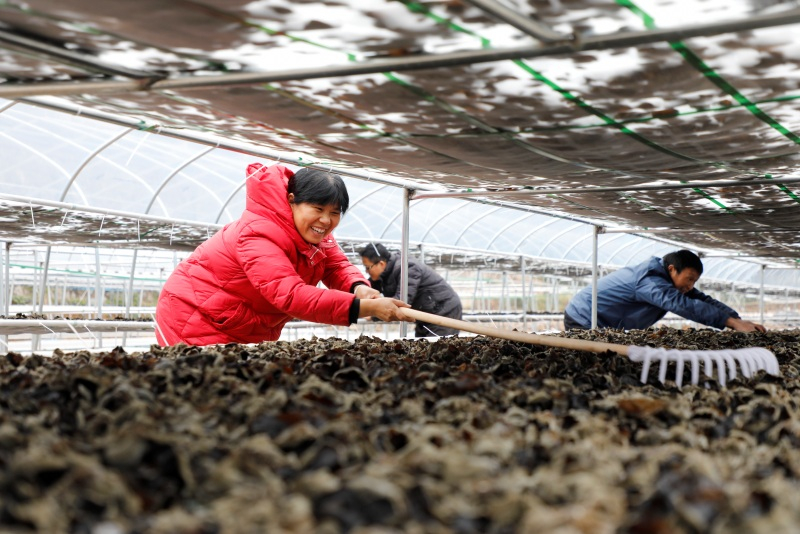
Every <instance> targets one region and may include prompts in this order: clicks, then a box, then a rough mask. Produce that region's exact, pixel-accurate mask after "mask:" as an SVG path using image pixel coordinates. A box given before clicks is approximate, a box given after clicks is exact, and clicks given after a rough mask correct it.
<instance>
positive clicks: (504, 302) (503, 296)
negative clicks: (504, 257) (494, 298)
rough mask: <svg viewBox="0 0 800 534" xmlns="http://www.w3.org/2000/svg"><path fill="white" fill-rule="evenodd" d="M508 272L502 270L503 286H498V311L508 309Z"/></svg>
mask: <svg viewBox="0 0 800 534" xmlns="http://www.w3.org/2000/svg"><path fill="white" fill-rule="evenodd" d="M507 297H508V272H506V271H503V286H502V287H501V288H500V305H499V306H498V307H499V308H500V310H499V311H501V312H507V311H509V309H508V308H509V306H508V298H507Z"/></svg>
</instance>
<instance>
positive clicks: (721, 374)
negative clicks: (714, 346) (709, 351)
mask: <svg viewBox="0 0 800 534" xmlns="http://www.w3.org/2000/svg"><path fill="white" fill-rule="evenodd" d="M714 361H715V362H717V380H719V383H720V385H722V387H725V362H724V361H723V360H722V355H720V354H719V353H715V354H714Z"/></svg>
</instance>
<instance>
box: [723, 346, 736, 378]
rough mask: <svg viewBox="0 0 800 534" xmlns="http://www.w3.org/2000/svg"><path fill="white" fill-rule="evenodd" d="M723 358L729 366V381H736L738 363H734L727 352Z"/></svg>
mask: <svg viewBox="0 0 800 534" xmlns="http://www.w3.org/2000/svg"><path fill="white" fill-rule="evenodd" d="M722 357H723V358H725V362H726V363H727V364H728V380H736V361H734V359H733V356H731V355H730V354H728V353H727V352H726V353H724V354H723V355H722Z"/></svg>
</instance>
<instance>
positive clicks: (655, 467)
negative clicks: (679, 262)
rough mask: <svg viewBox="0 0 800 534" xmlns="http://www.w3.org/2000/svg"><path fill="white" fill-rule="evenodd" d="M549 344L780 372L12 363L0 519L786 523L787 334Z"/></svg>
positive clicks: (503, 350) (472, 527)
mask: <svg viewBox="0 0 800 534" xmlns="http://www.w3.org/2000/svg"><path fill="white" fill-rule="evenodd" d="M560 335H566V336H571V337H583V338H592V339H597V340H601V341H608V342H612V343H628V344H637V345H644V344H650V345H662V344H665V345H670V346H674V347H676V348H681V349H721V348H741V347H747V346H761V347H766V348H768V349H770V350H772V351H773V352H774V353H775V354H776V356H777V358H778V360H779V362H780V368H781V373H782V375H781V376H780V377H773V376H769V375H766V374H764V373H759V374H758V375H757V376H755V377H753V378H750V379H745V378H743V377H742V376H741V374H740V375H739V378H738V379H737V380H734V381H733V382H730V383H729V385H728V387H727V388H721V387H720V386H719V383H718V382H716V381H708V382H703V383H701V384H700V385H698V386H683V388H682V389H678V388H676V387H675V384H674V383H673V382H671V381H670V380H668V381H667V382H666V383H665V384H661V383H660V382H658V381H657V379H656V376H655V373H651V376H650V379H649V381H648V383H647V384H641V383H640V382H639V372H640V370H641V368H640V365H639V364H636V363H634V362H631V361H629V360H628V359H626V358H623V357H620V356H616V355H614V354H610V353H607V354H594V353H586V352H576V351H570V350H565V349H556V348H545V347H540V346H535V345H528V344H521V343H516V342H510V341H503V340H498V339H489V338H468V337H461V338H442V339H439V340H437V341H434V342H429V341H425V340H395V341H383V340H379V339H376V338H372V337H360V338H358V339H357V340H355V341H352V342H350V341H344V340H340V339H334V338H331V339H313V340H303V341H295V342H273V343H263V344H259V345H236V344H230V345H225V346H211V347H206V348H197V347H187V346H184V345H179V346H176V347H171V348H159V347H157V346H153V347H151V350H150V351H147V352H142V353H133V354H127V353H125V352H124V351H122V350H121V349H116V350H113V351H109V352H103V353H94V354H93V353H89V352H75V353H63V352H62V351H60V350H57V351H56V352H55V353H54V354H53V355H52V356H42V355H33V356H28V357H23V356H21V355H18V354H14V353H9V354H6V355H3V356H1V357H0V525H2V527H3V528H4V529H12V530H13V531H15V532H33V531H39V532H67V531H70V532H89V531H92V529H99V528H104V530H103V531H104V532H148V533H149V532H165V533H166V532H195V533H212V532H233V531H242V532H278V531H280V532H309V531H315V532H323V533H338V532H434V533H435V532H442V533H444V532H459V533H469V532H497V533H503V532H532V531H534V530H537V529H538V530H539V531H548V532H550V531H559V532H584V533H589V532H591V533H598V532H599V533H612V532H656V533H660V532H664V533H666V532H671V533H672V532H734V533H736V532H741V533H744V532H766V531H770V532H775V531H787V530H791V528H792V527H793V525H796V524H798V522H800V493H798V491H797V486H798V480H800V452H798V446H799V445H800V417H798V407H797V401H796V397H797V390H798V387H800V380H798V376H799V374H800V373H798V366H800V359H798V356H800V345H798V339H800V332H798V331H782V332H768V333H753V334H743V333H734V332H717V331H713V330H707V329H703V330H687V331H679V330H674V329H650V330H645V331H632V332H627V333H624V332H617V331H609V332H606V333H604V334H602V335H601V336H598V335H596V334H592V333H589V332H583V333H580V332H574V331H573V332H567V333H562V334H560ZM687 372H688V371H687ZM684 382H685V383H688V379H687V380H685V381H684Z"/></svg>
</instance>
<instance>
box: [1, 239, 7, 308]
mask: <svg viewBox="0 0 800 534" xmlns="http://www.w3.org/2000/svg"><path fill="white" fill-rule="evenodd" d="M4 244H5V243H4ZM5 248H6V247H2V249H0V255H2V258H3V260H2V261H0V265H2V266H3V270H4V271H5V264H6V263H7V262H8V255H7V254H6V250H5ZM7 293H8V280H6V279H5V277H2V278H0V310H2V312H5V309H6V298H7Z"/></svg>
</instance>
